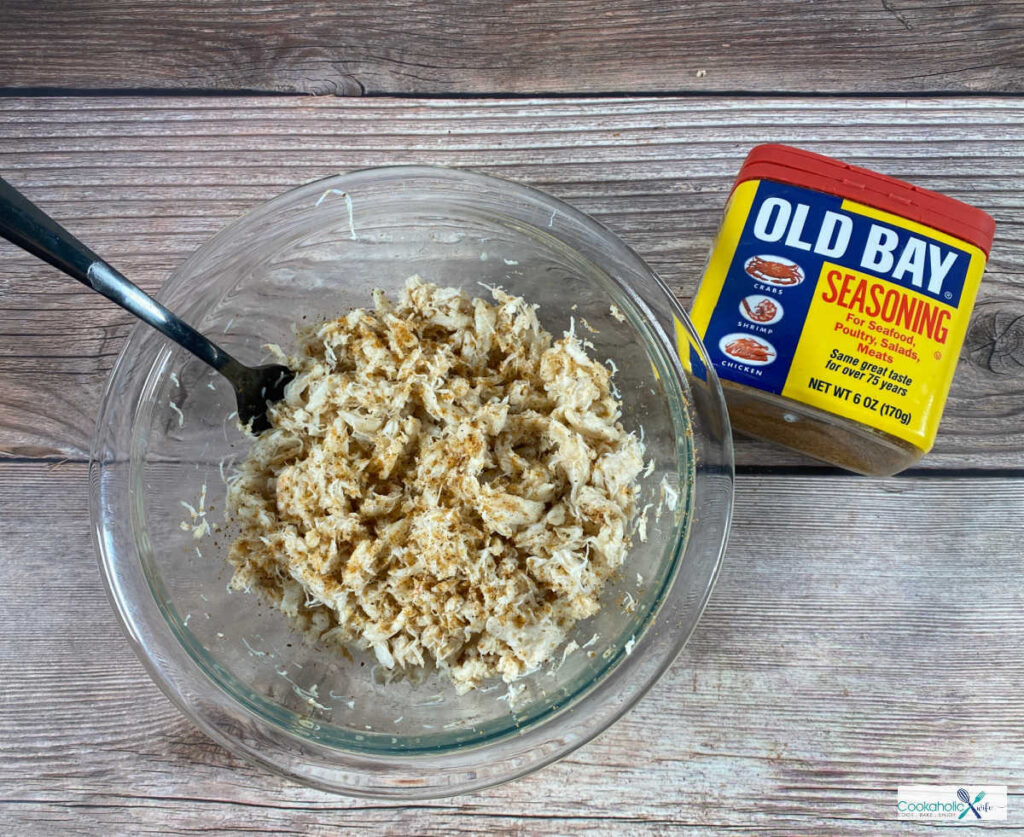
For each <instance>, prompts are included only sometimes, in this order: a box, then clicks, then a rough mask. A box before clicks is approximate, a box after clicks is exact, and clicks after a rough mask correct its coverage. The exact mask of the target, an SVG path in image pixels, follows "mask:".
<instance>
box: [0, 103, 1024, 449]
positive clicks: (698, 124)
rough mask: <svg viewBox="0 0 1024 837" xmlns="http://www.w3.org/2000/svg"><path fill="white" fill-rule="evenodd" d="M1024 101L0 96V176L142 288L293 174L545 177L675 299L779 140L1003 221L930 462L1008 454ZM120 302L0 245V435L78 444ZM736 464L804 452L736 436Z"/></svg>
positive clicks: (1023, 311)
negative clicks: (751, 162)
mask: <svg viewBox="0 0 1024 837" xmlns="http://www.w3.org/2000/svg"><path fill="white" fill-rule="evenodd" d="M1022 125H1024V105H1022V104H1021V103H1020V102H1019V101H1016V100H1004V99H970V100H964V99H960V100H945V99H942V100H931V99H922V100H913V101H907V100H902V99H900V100H829V99H808V100H788V99H746V100H743V99H740V100H737V99H724V98H723V99H660V98H659V99H622V100H607V101H598V102H595V101H580V100H557V101H551V100H548V101H521V102H519V101H472V102H469V101H460V102H456V101H417V102H398V101H383V100H375V101H370V100H354V99H350V100H338V99H318V100H313V99H309V98H276V97H274V98H255V99H253V98H249V99H222V98H217V99H205V98H204V99H173V100H168V99H134V100H132V101H130V102H128V101H124V100H111V99H103V98H101V99H8V100H0V172H3V174H4V176H5V177H7V178H8V179H9V180H11V182H13V183H14V184H15V185H16V186H18V187H19V188H22V189H23V190H25V191H26V193H28V194H29V195H30V196H31V197H33V198H34V199H35V200H36V201H38V202H39V203H40V204H41V205H42V206H43V207H45V208H46V209H47V210H49V211H50V212H52V213H53V214H54V215H55V216H56V217H57V218H60V219H62V220H63V221H65V222H66V225H67V226H68V227H69V228H70V229H71V230H72V231H74V232H75V233H77V234H79V235H80V236H82V237H83V238H84V239H85V240H86V241H88V242H90V243H91V244H92V246H93V247H94V249H96V250H97V251H98V252H100V253H102V254H103V255H104V256H105V257H107V258H108V259H109V260H110V261H111V262H113V263H114V264H115V265H117V266H118V267H120V268H121V269H122V270H123V271H125V272H126V273H127V274H128V275H129V276H130V277H132V278H133V279H134V280H135V281H136V282H138V283H139V284H140V285H142V286H143V287H144V288H145V289H147V290H149V291H155V290H156V289H157V288H158V287H159V285H160V284H161V283H162V282H163V281H164V279H165V278H166V277H167V275H168V273H169V272H170V271H171V270H173V269H174V267H175V266H176V265H177V264H179V263H180V262H181V261H182V260H183V259H184V258H185V256H186V255H187V254H188V253H190V252H191V251H192V250H193V249H194V248H196V247H197V246H199V245H200V244H201V243H202V242H203V241H204V240H205V239H207V238H208V237H209V236H210V235H211V234H213V233H214V232H216V231H217V230H219V229H220V228H221V227H223V226H224V224H226V223H227V222H228V221H229V220H231V219H232V218H234V217H236V216H237V215H239V214H241V213H242V212H244V211H246V210H247V209H249V208H251V207H253V206H254V205H256V204H257V203H259V202H261V201H263V200H266V199H268V198H270V197H273V196H274V195H276V194H278V193H280V192H281V191H283V190H285V189H287V188H288V187H290V186H293V185H296V184H299V183H303V182H307V181H310V180H313V179H316V178H319V177H323V176H325V175H328V174H331V173H334V172H338V171H345V170H350V169H355V168H361V167H364V166H374V165H384V164H389V163H433V164H441V165H448V166H464V167H471V168H474V169H478V170H481V171H484V172H488V173H491V174H496V175H499V176H502V177H508V178H511V179H514V180H518V181H520V182H523V183H527V184H530V185H533V186H537V187H539V188H542V189H545V190H547V191H549V192H551V193H552V194H554V195H556V196H557V197H560V198H563V199H565V200H568V201H570V202H571V203H573V204H574V205H576V206H577V207H579V208H580V209H582V210H584V211H586V212H589V213H591V214H593V215H594V216H595V217H596V218H597V219H599V220H600V221H602V222H603V223H605V224H606V225H608V226H609V227H611V228H612V229H613V230H614V231H615V232H616V233H618V234H619V235H621V236H622V237H623V238H624V239H625V240H626V241H627V242H628V243H630V244H631V245H632V246H633V247H635V248H636V249H637V250H638V251H639V252H640V254H641V255H642V256H643V257H644V258H645V259H647V261H648V262H649V263H650V264H651V265H652V266H653V267H654V269H655V270H657V271H658V272H659V273H660V274H661V275H662V276H663V277H664V278H665V279H666V281H667V282H668V283H669V285H670V286H671V287H672V288H673V290H674V291H675V292H676V293H677V295H678V297H679V299H680V301H681V302H682V303H683V304H684V306H685V305H688V304H689V299H690V296H691V295H692V293H693V291H694V289H695V287H696V284H697V280H698V277H699V275H700V272H701V270H702V267H703V263H704V259H705V256H706V253H707V249H708V246H709V244H710V242H711V239H712V237H713V235H714V232H715V229H716V227H717V225H718V221H719V217H720V214H721V211H722V207H723V206H724V203H725V199H726V196H727V194H728V190H729V187H730V184H731V182H732V179H733V177H734V176H735V174H736V171H737V170H738V168H739V165H740V163H741V162H742V159H743V157H744V155H745V154H746V152H747V150H748V149H749V148H750V147H751V146H752V145H754V144H756V143H758V142H764V141H782V142H788V143H792V144H796V145H800V146H803V147H806V148H809V149H811V150H815V151H819V152H823V153H827V154H832V155H835V156H838V157H840V158H842V159H844V160H848V161H850V162H852V163H857V164H861V165H866V166H869V167H871V168H874V169H877V170H880V171H883V172H887V173H890V174H893V175H896V176H899V177H903V178H906V179H908V180H911V181H912V182H914V183H917V184H920V185H921V186H925V187H928V188H932V189H936V190H938V191H941V192H945V193H946V194H949V195H952V196H953V197H957V198H961V199H963V200H967V201H969V202H971V203H973V204H976V205H978V206H980V207H982V208H983V209H985V210H987V211H988V212H990V213H991V214H992V215H994V216H995V217H996V219H997V221H998V224H999V228H998V233H997V239H996V244H995V247H994V249H993V252H992V258H991V261H990V264H989V268H988V271H987V273H986V278H985V281H984V282H983V283H982V291H981V296H980V299H979V302H978V306H977V312H976V316H975V320H974V326H973V328H972V330H971V332H970V334H969V337H968V343H967V346H966V348H965V351H964V353H963V356H962V358H961V363H960V366H959V369H958V372H957V376H956V379H955V381H954V384H953V391H952V394H951V397H950V400H949V403H948V406H947V410H946V416H945V419H944V421H943V424H942V426H941V428H940V433H939V438H938V442H937V444H936V448H935V450H934V451H933V452H932V454H930V455H929V456H928V457H926V458H925V459H924V460H923V461H922V463H921V465H922V467H930V468H958V467H972V468H979V467H991V468H1020V467H1022V466H1024V411H1022V409H1021V404H1022V398H1024V342H1022V336H1024V317H1022V315H1024V274H1022V269H1021V265H1022V264H1024V128H1022ZM129 324H130V323H129V317H128V316H127V315H125V314H123V313H122V312H121V311H119V310H118V309H116V308H114V307H113V306H111V305H110V304H109V303H107V302H106V301H105V300H103V299H101V298H100V297H98V296H96V295H94V294H91V293H90V292H88V291H86V290H85V289H84V288H80V287H79V286H78V285H76V284H75V283H73V282H71V281H70V280H67V279H65V278H63V277H60V276H58V275H57V274H55V273H54V271H53V270H52V269H50V268H49V267H47V266H45V265H43V264H42V263H40V262H37V261H35V260H34V259H32V258H31V257H29V256H27V255H25V254H23V253H20V252H18V251H16V250H15V249H14V248H13V247H10V246H9V245H7V244H6V243H3V242H0V389H2V391H3V392H4V395H5V398H4V401H3V403H2V404H0V452H2V453H3V454H6V455H8V456H67V457H72V458H77V459H81V458H83V457H84V456H85V452H86V451H87V449H88V442H89V438H90V436H91V433H92V427H93V421H94V417H95V415H96V412H97V409H98V406H99V399H100V395H101V391H102V387H103V383H104V379H105V377H106V374H107V372H108V371H109V369H110V368H111V366H112V364H113V362H114V359H115V357H116V355H117V352H118V350H119V348H120V345H121V343H122V340H123V338H124V335H125V333H126V332H127V329H128V327H129ZM738 461H739V462H740V463H741V464H751V465H809V464H811V462H810V460H807V459H804V458H802V457H800V456H797V455H796V454H790V453H787V452H784V451H781V450H776V449H775V448H772V447H770V446H767V445H763V444H760V443H754V442H749V441H741V442H740V444H739V445H738Z"/></svg>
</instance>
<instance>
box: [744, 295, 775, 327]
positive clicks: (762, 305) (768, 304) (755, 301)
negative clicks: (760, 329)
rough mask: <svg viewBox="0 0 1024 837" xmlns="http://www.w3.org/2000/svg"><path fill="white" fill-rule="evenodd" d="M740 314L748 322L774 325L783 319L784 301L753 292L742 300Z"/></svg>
mask: <svg viewBox="0 0 1024 837" xmlns="http://www.w3.org/2000/svg"><path fill="white" fill-rule="evenodd" d="M740 316H742V317H743V319H745V320H746V321H747V322H748V323H757V324H758V325H774V324H775V323H777V322H778V321H779V320H781V319H782V303H781V302H779V301H778V300H777V299H772V298H771V297H767V296H761V295H760V294H751V295H750V296H747V297H744V298H743V299H741V300H740Z"/></svg>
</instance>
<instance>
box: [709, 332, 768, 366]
mask: <svg viewBox="0 0 1024 837" xmlns="http://www.w3.org/2000/svg"><path fill="white" fill-rule="evenodd" d="M718 348H719V349H720V350H721V352H722V354H724V355H726V356H727V357H730V358H732V359H733V360H738V361H739V362H740V363H746V364H748V365H750V366H767V365H768V364H769V363H771V362H772V361H773V360H775V357H776V354H777V353H776V351H775V347H774V346H773V345H772V344H771V343H769V342H768V341H767V340H762V339H761V338H760V337H751V336H750V335H749V334H743V333H740V332H737V333H735V334H727V335H725V337H723V338H722V339H721V340H719V341H718Z"/></svg>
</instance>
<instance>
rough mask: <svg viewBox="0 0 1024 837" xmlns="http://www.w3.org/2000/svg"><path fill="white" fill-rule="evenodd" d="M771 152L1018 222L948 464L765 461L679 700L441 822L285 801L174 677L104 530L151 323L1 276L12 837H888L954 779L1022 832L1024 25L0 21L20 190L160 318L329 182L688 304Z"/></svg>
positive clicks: (346, 803)
mask: <svg viewBox="0 0 1024 837" xmlns="http://www.w3.org/2000/svg"><path fill="white" fill-rule="evenodd" d="M308 94H327V95H319V96H316V97H314V96H310V95H308ZM764 141H778V142H786V143H791V144H795V145H799V146H802V147H805V148H808V149H811V150H814V151H819V152H823V153H826V154H830V155H834V156H838V157H840V158H842V159H844V160H847V161H849V162H851V163H856V164H860V165H865V166H868V167H871V168H874V169H877V170H880V171H883V172H886V173H888V174H892V175H896V176H898V177H901V178H904V179H907V180H910V181H912V182H914V183H917V184H919V185H921V186H924V187H927V188H931V189H935V190H938V191H941V192H944V193H946V194H949V195H952V196H953V197H957V198H960V199H963V200H966V201H968V202H970V203H972V204H975V205H977V206H979V207H981V208H983V209H985V210H986V211H988V212H989V213H990V214H992V215H993V216H994V217H995V218H996V220H997V222H998V233H997V237H996V242H995V245H994V247H993V250H992V258H991V261H990V264H989V268H988V271H987V274H986V277H985V280H984V283H983V284H982V290H981V294H980V297H979V300H978V304H977V307H976V312H975V315H974V318H973V321H972V325H971V328H970V331H969V333H968V338H967V343H966V346H965V348H964V351H963V353H962V355H961V358H960V364H959V367H958V371H957V375H956V378H955V380H954V383H953V390H952V394H951V396H950V399H949V402H948V406H947V410H946V414H945V418H944V420H943V422H942V426H941V428H940V431H939V438H938V441H937V443H936V446H935V449H934V451H933V452H932V453H931V454H929V455H928V456H926V457H925V458H924V459H923V460H922V461H921V462H920V463H919V465H918V466H917V467H915V468H914V469H912V470H910V471H908V472H906V473H904V474H902V475H900V476H897V477H894V478H889V479H867V478H863V477H857V476H853V475H850V474H846V473H842V472H839V471H836V470H834V469H830V468H826V467H823V466H820V465H818V464H816V463H814V462H813V461H811V460H808V459H805V458H803V457H800V456H798V455H796V454H792V453H787V452H785V451H781V450H778V449H775V448H772V447H770V446H768V445H764V444H760V443H756V442H752V441H750V440H746V439H737V445H736V454H737V472H738V478H737V490H736V515H735V522H734V526H733V530H732V537H731V540H730V544H729V549H728V554H727V557H726V561H725V565H724V569H723V571H722V574H721V577H720V580H719V582H718V585H717V587H716V589H715V592H714V595H713V597H712V600H711V604H710V606H709V608H708V610H707V613H706V614H705V616H704V618H703V620H702V621H701V623H700V626H699V628H698V630H697V632H696V634H695V635H694V637H693V639H692V640H691V642H690V643H689V645H688V646H687V648H686V649H685V650H684V652H683V654H682V655H681V657H680V658H679V660H678V661H677V662H676V663H675V664H674V665H673V666H672V668H671V669H670V671H669V672H668V674H667V675H666V676H665V677H664V679H663V680H662V681H661V682H660V683H659V684H658V685H657V686H656V687H655V688H654V689H653V690H652V692H651V693H650V694H649V695H648V696H647V697H645V698H644V699H643V700H642V701H641V702H640V703H639V704H638V706H637V707H636V708H635V709H634V710H633V711H632V712H631V713H629V715H627V716H626V718H624V719H623V720H622V721H620V722H619V723H617V724H616V725H615V726H614V727H612V728H611V729H610V730H608V731H607V732H605V733H604V734H603V735H601V736H599V737H598V738H597V739H596V740H595V741H593V742H591V743H590V744H588V745H586V746H585V747H583V748H582V749H580V750H578V751H576V752H575V753H573V754H572V755H571V756H570V757H568V758H566V759H565V760H563V761H562V762H560V763H558V764H556V765H553V766H551V767H548V768H546V769H544V770H542V771H541V772H539V773H537V774H534V775H533V776H530V777H527V778H524V779H521V780H519V781H516V782H513V783H511V784H509V785H505V786H503V787H500V788H496V789H492V790H488V791H484V792H480V793H476V794H472V795H467V796H462V797H457V798H453V799H447V800H440V801H435V802H426V803H419V804H406V805H401V804H392V803H378V802H369V801H365V800H361V801H357V800H351V799H346V798H343V797H337V796H332V795H329V794H325V793H321V792H318V791H313V790H309V789H306V788H303V787H300V786H297V785H294V784H291V783H288V782H286V781H284V780H281V779H279V778H277V777H275V776H272V775H269V774H268V773H266V772H264V771H263V770H260V769H257V768H255V767H252V766H250V765H249V764H247V763H244V762H241V761H238V760H237V759H235V758H233V757H232V756H230V755H229V754H228V753H227V752H226V751H225V750H224V749H222V748H221V747H219V746H217V745H215V744H213V743H212V742H210V741H209V740H208V739H207V738H206V737H205V736H204V735H202V734H201V733H199V732H198V731H196V730H195V729H194V728H193V727H192V726H191V724H190V723H189V722H188V721H186V720H185V719H184V718H183V717H182V716H181V715H180V714H179V713H178V711H177V710H176V709H175V708H174V707H172V706H171V704H170V703H169V702H168V701H167V700H166V699H165V698H164V697H163V696H162V694H161V693H160V692H159V691H158V690H157V688H156V687H155V686H154V685H153V684H152V683H151V682H150V681H149V679H148V678H147V676H146V675H145V673H144V671H143V668H142V666H141V664H140V663H139V662H138V661H137V660H136V658H135V657H134V655H133V654H132V653H131V651H130V649H129V647H128V645H127V642H126V641H125V639H124V638H123V636H122V634H121V632H120V630H119V628H118V626H117V624H116V621H115V617H114V615H113V613H112V611H111V609H110V607H109V605H108V603H107V601H106V597H105V595H104V593H103V590H102V585H101V582H100V576H99V572H98V569H97V566H96V562H95V558H94V556H93V550H92V546H91V543H90V540H89V520H88V512H87V464H86V461H87V456H88V453H87V452H88V446H89V438H90V436H91V434H92V429H93V423H94V420H95V416H96V413H97V409H98V405H99V400H100V396H101V392H102V388H103V385H104V381H105V378H106V376H107V373H108V372H109V371H110V368H111V366H112V364H113V362H114V359H115V357H116V356H117V353H118V351H119V349H120V347H121V343H122V340H123V338H124V336H125V334H126V332H127V330H128V328H129V327H130V325H131V323H130V321H129V318H128V316H127V315H125V314H123V313H122V312H121V311H120V310H119V309H115V308H114V307H112V306H111V305H109V304H108V303H106V302H105V301H104V300H102V299H100V298H99V297H97V296H95V295H93V294H91V293H89V292H88V291H86V290H85V289H84V288H80V287H79V286H78V285H76V284H74V283H72V282H70V281H69V280H66V279H64V278H61V277H59V276H58V275H56V274H55V273H54V272H53V271H52V270H51V269H49V268H47V267H45V266H43V265H42V264H40V263H37V262H35V261H34V260H33V259H31V258H30V257H28V256H26V255H24V254H22V253H20V252H18V251H16V250H15V249H14V248H13V247H10V246H7V245H6V244H3V245H0V393H2V394H3V398H2V399H0V457H2V458H0V507H2V509H3V513H2V515H0V556H2V561H3V564H2V566H3V569H4V574H5V583H4V584H2V585H0V639H2V641H0V833H5V834H33V835H34V834H41V835H42V834H46V835H50V834H64V833H86V834H138V833H182V834H184V833H194V832H200V831H202V832H214V833H221V832H229V831H232V830H238V831H249V832H256V833H274V834H282V833H288V834H290V833H314V834H333V833H337V832H339V831H342V830H348V829H351V830H369V831H382V832H390V833H396V834H404V833H437V834H450V833H456V832H468V833H476V832H515V833H537V834H566V833H593V832H595V831H599V830H602V831H607V832H610V833H649V832H658V833H660V832H666V831H669V830H673V829H683V830H686V829H692V830H703V829H713V828H717V829H723V830H724V829H731V830H738V831H740V832H750V831H768V832H774V833H789V834H796V833H807V834H838V833H867V834H879V833H892V832H895V831H898V830H901V829H907V830H910V828H911V827H910V826H909V825H906V824H902V823H899V822H897V821H896V820H895V815H896V809H895V802H896V793H895V792H896V787H897V785H899V784H911V783H936V784H950V783H957V782H967V783H988V784H1005V785H1007V786H1008V787H1009V791H1010V808H1009V818H1008V820H1007V821H1006V822H1005V823H993V824H991V826H993V827H1000V826H1003V827H1006V828H1014V829H1020V828H1022V827H1024V800H1022V794H1024V574H1022V560H1021V557H1022V551H1024V550H1022V544H1024V480H1022V479H1021V477H1022V476H1024V272H1022V268H1021V265H1022V264H1024V3H1022V2H1017V1H1016V0H990V2H985V3H964V2H961V0H939V1H938V2H927V0H877V1H876V0H872V1H871V2H868V1H867V0H822V1H821V2H791V0H763V2H759V3H753V2H751V3H730V2H727V1H726V0H709V2H696V0H673V1H672V2H667V0H622V2H617V3H614V4H602V3H598V2H596V0H527V2H522V3H515V4H511V3H509V4H505V3H496V2H481V3H478V4H473V5H472V6H471V5H470V4H468V3H463V4H459V3H455V2H443V0H420V1H418V2H413V0H374V2H369V0H353V2H350V3H327V2H317V1H316V0H293V2H288V0H262V2H256V0H245V1H244V2H243V1H242V0H202V2H198V0H125V2H121V3H110V2H109V0H75V2H70V3H58V2H56V0H5V2H4V3H3V4H2V5H0V173H2V175H3V177H5V178H7V179H9V180H10V181H11V182H12V183H14V184H15V185H16V186H18V187H19V188H21V189H23V190H24V191H26V192H27V193H28V194H30V195H31V196H32V197H33V198H35V199H36V200H37V201H38V202H39V203H40V204H41V205H43V206H44V207H46V208H47V209H48V210H49V211H51V212H52V213H53V214H54V215H56V216H57V217H58V218H61V219H63V220H64V221H65V222H66V225H67V226H68V227H69V228H70V229H71V230H72V231H74V232H75V233H77V234H79V235H80V236H81V237H82V238H84V239H85V240H86V241H88V242H90V243H91V244H92V246H93V247H94V248H95V249H97V250H98V251H99V252H101V253H102V254H104V255H105V256H106V257H107V258H108V259H109V260H110V261H112V262H113V263H114V264H116V265H118V266H119V267H120V268H121V269H122V270H124V272H125V273H127V274H128V275H129V276H131V277H132V278H133V279H134V280H135V281H136V282H138V283H139V284H140V285H142V287H144V288H145V289H146V290H149V291H155V290H156V289H157V288H158V287H159V286H160V284H161V283H162V282H163V281H164V279H165V278H166V277H167V275H168V273H169V272H170V271H171V270H172V269H173V268H174V267H175V266H176V265H178V264H179V263H180V262H181V261H182V259H183V258H184V257H185V256H186V255H187V254H188V253H189V252H191V251H192V250H193V249H194V248H195V247H197V246H198V245H199V244H200V243H201V242H203V241H204V240H205V239H206V238H208V237H209V236H210V235H211V234H213V233H214V232H216V231H217V230H219V229H220V228H221V227H222V226H223V225H224V224H225V223H226V222H228V221H229V220H230V219H232V218H233V217H235V216H237V215H238V214H240V213H242V212H244V211H245V210H247V209H249V208H250V207H253V206H254V205H256V204H257V203H259V202H261V201H263V200H266V199H268V198H270V197H272V196H274V195H275V194H277V193H279V192H281V191H282V190H284V189H286V188H288V187H290V186H292V185H295V184H298V183H302V182H305V181H309V180H312V179H314V178H319V177H322V176H325V175H327V174H330V173H333V172H337V171H346V170H350V169H354V168H358V167H363V166H373V165H382V164H388V163H399V162H401V163H411V162H417V163H435V164H442V165H449V166H465V167H470V168H474V169H478V170H480V171H484V172H489V173H493V174H498V175H501V176H504V177H509V178H512V179H515V180H518V181H520V182H523V183H527V184H530V185H533V186H537V187H540V188H542V189H545V190H547V191H549V192H551V193H552V194H554V195H556V196H557V197H560V198H563V199H565V200H568V201H570V202H571V203H573V204H574V205H576V206H578V207H579V208H581V209H582V210H584V211H586V212H589V213H591V214H593V215H594V216H595V217H597V218H598V219H599V220H601V221H602V222H603V223H605V224H607V225H608V226H609V227H611V228H612V229H613V230H614V231H615V232H617V233H618V234H619V235H621V236H622V237H623V238H624V239H625V240H626V241H627V242H629V243H630V244H632V245H633V246H634V247H635V248H636V249H637V250H638V251H639V252H640V254H641V255H642V256H644V257H645V258H646V259H647V260H648V261H649V263H650V264H651V265H652V266H653V267H654V268H655V269H656V270H657V271H659V272H660V273H661V275H662V276H663V277H664V278H665V279H666V280H667V281H668V283H669V284H670V286H671V287H672V288H673V290H674V291H675V292H676V293H677V294H678V296H679V299H680V301H681V302H682V303H683V304H684V305H688V303H689V299H690V297H691V296H692V294H693V292H694V289H695V286H696V282H697V279H698V276H699V273H700V270H701V267H702V264H703V259H704V256H705V254H706V251H707V248H708V246H709V243H710V240H711V237H712V235H713V233H714V231H715V228H716V226H717V223H718V219H719V215H720V212H721V209H722V207H723V205H724V201H725V198H726V195H727V193H728V189H729V185H730V183H731V179H732V177H733V176H734V175H735V173H736V171H737V169H738V167H739V165H740V163H741V162H742V159H743V157H744V155H745V154H746V151H747V150H748V149H749V148H750V146H752V145H754V144H756V143H758V142H764ZM766 520H770V521H771V524H772V525H771V531H770V534H766V532H765V528H764V526H763V524H764V522H765V521H766Z"/></svg>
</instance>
